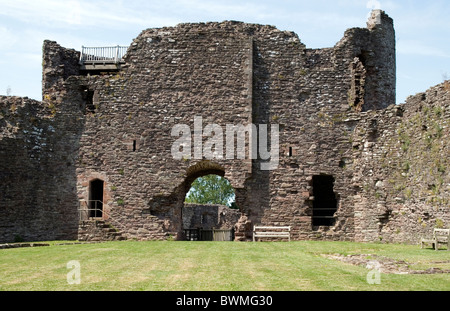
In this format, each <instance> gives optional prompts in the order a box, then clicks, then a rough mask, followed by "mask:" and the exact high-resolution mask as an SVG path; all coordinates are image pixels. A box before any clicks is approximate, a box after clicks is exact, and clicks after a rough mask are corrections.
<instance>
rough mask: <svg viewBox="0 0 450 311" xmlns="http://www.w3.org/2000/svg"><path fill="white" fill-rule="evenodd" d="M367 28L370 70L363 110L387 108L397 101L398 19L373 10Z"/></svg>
mask: <svg viewBox="0 0 450 311" xmlns="http://www.w3.org/2000/svg"><path fill="white" fill-rule="evenodd" d="M367 28H368V30H369V32H370V46H368V50H366V51H362V53H361V61H362V62H363V64H364V66H365V69H366V71H367V79H366V88H365V107H364V108H363V110H370V109H383V108H386V107H388V106H390V105H394V104H395V101H396V96H395V93H396V55H395V30H394V21H393V20H392V18H390V17H389V16H388V15H387V14H386V13H385V12H384V11H381V10H373V11H372V14H371V16H370V18H369V20H368V22H367Z"/></svg>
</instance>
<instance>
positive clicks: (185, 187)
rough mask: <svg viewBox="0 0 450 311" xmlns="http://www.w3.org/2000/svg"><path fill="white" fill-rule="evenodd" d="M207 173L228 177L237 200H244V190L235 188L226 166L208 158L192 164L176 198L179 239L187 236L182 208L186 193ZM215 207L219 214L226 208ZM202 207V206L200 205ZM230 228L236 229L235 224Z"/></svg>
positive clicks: (176, 225)
mask: <svg viewBox="0 0 450 311" xmlns="http://www.w3.org/2000/svg"><path fill="white" fill-rule="evenodd" d="M207 175H218V176H220V177H224V178H225V179H227V180H228V181H229V182H230V184H231V185H232V186H233V188H234V190H235V200H236V202H239V201H242V200H241V198H240V196H241V195H242V194H243V193H244V192H243V191H242V189H236V188H235V186H234V185H233V181H234V180H233V179H232V178H231V177H230V176H229V175H227V169H226V168H225V167H224V166H222V165H220V164H218V163H215V162H212V161H207V160H203V161H200V162H197V163H196V164H194V165H192V166H190V167H189V168H188V169H187V170H186V177H185V179H184V182H183V183H182V185H181V186H180V187H179V188H178V191H177V195H176V200H177V202H178V203H177V207H176V209H177V210H179V211H180V213H178V212H176V213H175V214H176V218H177V219H178V220H176V219H174V221H175V222H176V224H175V227H176V228H177V231H178V240H183V239H184V238H185V231H184V229H185V228H183V213H182V210H183V208H184V199H185V197H186V194H187V193H188V191H189V189H190V188H191V185H192V183H193V182H194V181H195V180H196V179H197V178H199V177H203V176H207ZM212 208H214V207H212ZM215 208H216V209H217V211H219V214H220V213H223V210H224V209H223V208H222V207H218V206H216V207H215ZM200 209H201V207H200ZM236 213H239V214H240V213H241V211H238V212H236ZM219 216H220V215H219ZM239 216H240V215H239ZM230 229H234V224H233V226H232V228H230Z"/></svg>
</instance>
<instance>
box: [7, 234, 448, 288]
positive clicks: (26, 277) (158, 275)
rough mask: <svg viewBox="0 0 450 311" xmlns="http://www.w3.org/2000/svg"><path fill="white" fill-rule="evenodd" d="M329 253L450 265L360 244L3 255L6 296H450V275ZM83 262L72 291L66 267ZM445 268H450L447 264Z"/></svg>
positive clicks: (441, 257) (200, 245)
mask: <svg viewBox="0 0 450 311" xmlns="http://www.w3.org/2000/svg"><path fill="white" fill-rule="evenodd" d="M322 254H344V255H348V254H376V255H379V256H386V257H390V258H394V259H398V260H405V261H407V262H409V263H418V266H417V267H418V268H420V269H427V268H430V267H436V264H435V262H439V261H441V262H442V261H448V260H450V252H447V251H445V250H441V251H438V252H436V251H434V250H432V249H430V248H429V249H420V247H419V246H414V245H389V244H364V243H353V242H313V241H303V242H290V243H286V242H279V243H277V242H269V243H264V242H258V243H251V242H249V243H245V242H241V243H238V242H170V241H164V242H162V241H149V242H137V241H122V242H105V243H97V244H75V245H54V244H52V245H51V246H48V247H34V248H15V249H3V250H0V290H10V291H19V290H20V291H23V290H26V291H35V290H40V291H52V290H70V291H72V290H93V291H100V290H121V291H122V290H123V291H128V290H134V291H141V290H145V291H225V290H226V291H242V290H244V291H324V290H327V291H350V290H351V291H378V290H383V291H422V290H424V291H448V290H450V274H435V275H395V274H384V273H382V274H381V284H378V285H370V284H368V283H367V281H366V275H367V273H368V272H369V270H368V269H366V268H365V267H362V266H355V265H351V264H347V263H343V262H340V261H336V260H332V259H328V258H325V257H324V256H322ZM71 260H76V261H78V262H79V263H80V273H81V274H80V280H81V283H80V284H72V285H71V284H68V282H67V274H68V273H69V272H70V271H71V269H69V268H67V263H68V262H69V261H71ZM444 268H447V269H448V268H449V267H448V264H447V266H446V267H444Z"/></svg>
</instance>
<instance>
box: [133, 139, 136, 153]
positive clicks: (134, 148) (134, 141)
mask: <svg viewBox="0 0 450 311" xmlns="http://www.w3.org/2000/svg"><path fill="white" fill-rule="evenodd" d="M133 151H136V140H133Z"/></svg>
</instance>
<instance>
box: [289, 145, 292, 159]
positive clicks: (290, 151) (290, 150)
mask: <svg viewBox="0 0 450 311" xmlns="http://www.w3.org/2000/svg"><path fill="white" fill-rule="evenodd" d="M289 156H290V157H292V147H289Z"/></svg>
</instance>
